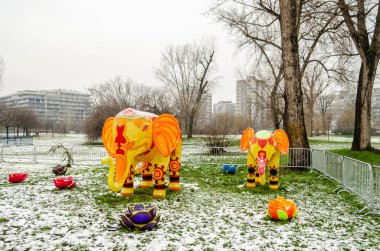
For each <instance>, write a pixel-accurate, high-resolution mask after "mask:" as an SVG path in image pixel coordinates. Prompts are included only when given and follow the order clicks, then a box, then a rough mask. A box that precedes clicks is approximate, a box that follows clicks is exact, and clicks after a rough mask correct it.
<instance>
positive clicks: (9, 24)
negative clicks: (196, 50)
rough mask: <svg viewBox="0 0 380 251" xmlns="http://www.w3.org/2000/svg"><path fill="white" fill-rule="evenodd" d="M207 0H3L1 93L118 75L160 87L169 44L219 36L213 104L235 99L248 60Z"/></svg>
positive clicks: (81, 86) (74, 85) (80, 84)
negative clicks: (164, 53)
mask: <svg viewBox="0 0 380 251" xmlns="http://www.w3.org/2000/svg"><path fill="white" fill-rule="evenodd" d="M208 2H209V1H207V0H159V1H157V0H150V1H149V0H146V1H136V0H135V1H132V0H129V1H128V0H117V1H116V0H109V1H106V0H103V1H100V0H96V1H95V0H1V1H0V55H1V56H2V57H3V58H4V60H5V63H6V65H5V72H4V77H3V85H2V89H1V90H0V95H1V96H2V95H5V94H10V93H13V92H15V91H17V90H24V89H57V88H66V89H73V90H79V91H84V90H86V88H88V87H91V86H92V85H94V84H98V83H102V82H104V81H106V80H109V79H111V78H114V77H116V76H122V77H130V78H132V79H133V80H135V81H136V82H137V83H145V84H148V85H152V86H154V85H161V83H159V81H158V80H157V79H155V76H154V70H155V69H156V68H157V67H158V65H159V62H160V56H161V53H162V51H163V50H165V48H166V47H167V46H168V45H169V44H173V45H182V44H185V43H191V42H193V41H200V40H202V38H209V37H215V38H216V41H217V54H216V62H217V65H218V73H217V74H218V76H220V77H221V78H220V79H219V86H218V88H217V89H216V91H215V95H213V102H217V101H219V100H233V101H235V82H236V80H237V79H238V74H237V72H238V69H239V66H240V65H243V62H242V60H241V59H240V60H239V58H242V57H241V56H236V53H235V52H236V51H235V45H234V44H233V43H231V42H229V41H231V39H230V38H229V36H228V32H227V31H226V30H224V27H223V26H222V24H219V23H215V22H214V21H213V20H212V19H211V18H210V17H206V16H204V15H203V13H204V12H205V11H206V10H207V4H208Z"/></svg>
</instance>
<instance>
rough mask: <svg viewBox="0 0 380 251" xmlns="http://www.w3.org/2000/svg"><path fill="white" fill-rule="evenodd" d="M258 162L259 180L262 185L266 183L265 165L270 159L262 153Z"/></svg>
mask: <svg viewBox="0 0 380 251" xmlns="http://www.w3.org/2000/svg"><path fill="white" fill-rule="evenodd" d="M256 163H257V167H258V169H259V170H258V172H259V175H260V178H259V181H260V184H261V185H264V184H265V166H266V164H267V163H268V159H267V158H266V157H265V155H261V156H259V157H257V158H256Z"/></svg>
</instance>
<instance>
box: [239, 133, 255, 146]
mask: <svg viewBox="0 0 380 251" xmlns="http://www.w3.org/2000/svg"><path fill="white" fill-rule="evenodd" d="M254 136H255V132H254V131H253V129H252V128H250V127H249V128H247V129H245V131H244V132H243V135H241V140H240V150H242V151H245V150H247V149H248V148H249V145H250V144H251V142H252V139H253V137H254Z"/></svg>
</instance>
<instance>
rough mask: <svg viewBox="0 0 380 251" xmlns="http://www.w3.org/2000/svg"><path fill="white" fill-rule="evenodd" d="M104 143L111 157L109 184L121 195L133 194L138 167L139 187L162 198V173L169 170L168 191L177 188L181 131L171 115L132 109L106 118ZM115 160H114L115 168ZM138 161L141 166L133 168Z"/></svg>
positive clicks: (163, 182)
mask: <svg viewBox="0 0 380 251" xmlns="http://www.w3.org/2000/svg"><path fill="white" fill-rule="evenodd" d="M102 140H103V145H104V147H105V148H106V150H107V152H108V154H109V155H110V156H108V157H105V158H103V160H102V163H103V164H108V165H109V173H108V186H109V188H110V189H111V190H112V191H114V192H117V191H119V190H120V189H121V195H122V196H131V195H133V193H134V187H133V180H134V175H135V172H136V170H138V169H141V175H142V182H141V185H140V186H141V187H142V188H149V187H152V186H153V180H154V192H153V197H159V198H164V197H165V196H166V190H165V174H166V173H167V172H169V177H170V182H169V189H170V190H180V182H179V178H180V166H181V164H180V160H181V149H182V141H181V132H180V129H179V124H178V121H177V119H176V118H175V117H173V116H172V115H170V114H162V115H159V116H157V115H155V114H152V113H147V112H141V111H137V110H134V109H131V108H128V109H125V110H123V111H121V112H119V113H118V114H117V115H116V117H111V118H108V119H107V120H106V122H105V123H104V126H103V131H102ZM114 159H115V161H116V170H115V164H114ZM139 162H141V168H139V167H136V166H137V164H138V163H139Z"/></svg>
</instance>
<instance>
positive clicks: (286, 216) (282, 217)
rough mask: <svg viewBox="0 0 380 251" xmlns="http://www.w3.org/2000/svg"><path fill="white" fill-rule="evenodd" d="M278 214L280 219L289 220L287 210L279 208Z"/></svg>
mask: <svg viewBox="0 0 380 251" xmlns="http://www.w3.org/2000/svg"><path fill="white" fill-rule="evenodd" d="M277 216H278V218H279V219H280V220H287V219H288V214H287V213H286V212H285V211H282V210H280V209H279V210H277Z"/></svg>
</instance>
